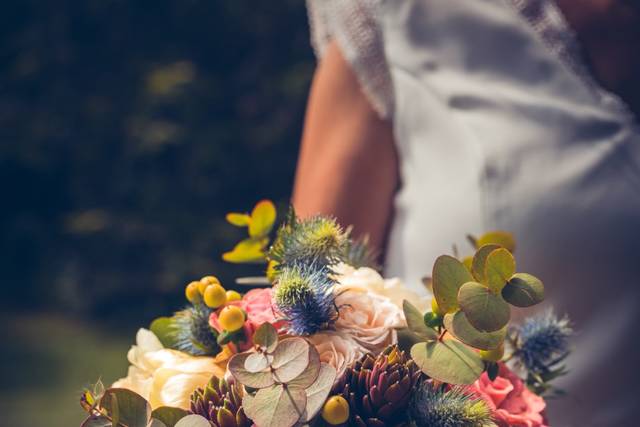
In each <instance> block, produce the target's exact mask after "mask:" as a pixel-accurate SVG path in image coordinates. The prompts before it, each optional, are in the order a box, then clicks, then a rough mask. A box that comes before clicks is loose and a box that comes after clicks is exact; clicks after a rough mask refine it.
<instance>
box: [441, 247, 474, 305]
mask: <svg viewBox="0 0 640 427" xmlns="http://www.w3.org/2000/svg"><path fill="white" fill-rule="evenodd" d="M471 281H473V276H472V275H471V272H470V271H469V270H467V268H466V267H465V266H464V265H463V264H462V263H461V262H460V261H458V260H457V259H456V258H454V257H452V256H449V255H442V256H440V257H438V258H437V259H436V261H435V263H434V265H433V292H434V296H435V298H436V302H437V303H438V307H440V310H441V311H442V312H443V313H451V312H454V311H456V310H457V309H458V290H459V289H460V287H461V286H462V285H463V284H464V283H466V282H471Z"/></svg>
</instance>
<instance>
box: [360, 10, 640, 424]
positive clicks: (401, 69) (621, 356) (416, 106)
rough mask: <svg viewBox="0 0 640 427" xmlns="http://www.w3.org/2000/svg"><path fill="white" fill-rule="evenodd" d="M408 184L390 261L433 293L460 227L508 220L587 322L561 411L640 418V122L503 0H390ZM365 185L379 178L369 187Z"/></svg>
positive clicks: (551, 296) (554, 287) (554, 293)
mask: <svg viewBox="0 0 640 427" xmlns="http://www.w3.org/2000/svg"><path fill="white" fill-rule="evenodd" d="M379 19H380V27H381V33H382V39H383V41H384V51H385V55H386V61H387V63H388V67H389V70H390V73H391V80H392V84H393V92H394V109H393V119H392V121H393V127H394V134H395V139H396V143H397V148H398V154H399V162H400V173H401V188H400V190H399V192H398V194H397V197H396V199H395V214H394V218H393V223H392V227H391V231H390V236H389V243H388V248H387V260H386V274H387V275H388V276H398V277H401V278H403V279H404V280H406V282H407V283H408V285H409V286H411V287H414V288H415V289H416V290H420V291H423V292H426V290H425V289H424V287H423V286H422V284H421V283H420V279H421V277H423V276H425V275H429V274H430V273H431V268H432V265H433V262H434V260H435V258H436V257H437V256H438V255H440V254H443V253H452V251H453V249H452V247H453V246H455V247H456V248H457V250H458V251H459V252H460V253H461V254H471V253H472V249H471V248H470V247H469V244H468V243H467V242H466V238H465V234H466V233H472V234H475V235H479V234H481V233H483V232H484V231H487V230H497V229H500V230H508V231H511V232H513V233H514V235H515V236H516V239H517V242H518V246H517V248H516V251H515V255H516V259H517V261H518V265H517V267H518V268H517V269H518V271H525V272H530V273H533V274H535V275H537V276H539V277H540V278H541V279H542V280H543V281H544V283H545V285H546V294H547V302H546V304H549V305H553V306H554V307H555V309H556V311H557V312H558V313H560V314H563V313H567V314H569V315H570V317H571V319H572V320H573V322H574V324H575V328H576V329H577V330H578V331H579V332H578V335H577V337H576V340H575V343H574V352H573V355H572V357H571V358H570V359H569V360H568V361H567V364H568V366H569V368H570V369H571V374H570V375H568V376H566V377H564V378H562V379H561V380H559V381H558V385H559V386H560V387H562V388H564V389H565V390H566V391H567V392H568V393H569V394H568V396H566V397H562V398H560V399H558V400H551V401H549V402H548V404H549V418H550V424H551V425H552V426H560V427H570V426H580V427H586V426H598V427H613V426H616V427H622V426H637V425H639V424H640V422H638V421H636V420H635V418H636V417H635V416H634V413H633V409H634V406H633V405H634V404H635V403H636V402H638V399H639V397H638V396H640V374H639V372H640V369H638V368H637V366H636V364H637V362H638V361H640V351H639V349H640V336H639V333H638V330H639V329H638V325H640V310H639V308H640V283H639V282H640V132H639V128H638V126H637V122H636V121H635V119H634V117H633V115H632V114H630V113H629V111H628V110H627V109H626V108H625V107H624V105H623V104H622V103H621V102H620V101H619V100H618V99H617V98H615V97H613V96H611V95H610V94H607V93H606V92H604V91H602V90H601V89H600V88H597V87H595V86H594V85H593V84H591V83H590V82H589V81H588V80H587V79H585V78H584V76H581V75H579V74H578V73H576V72H575V70H574V69H572V68H571V67H570V66H569V65H568V64H567V63H566V62H565V61H563V60H562V58H561V57H560V56H559V55H557V53H556V52H554V51H553V50H552V49H549V46H548V45H547V44H545V41H544V40H543V38H541V37H540V34H539V32H537V31H536V30H535V29H534V28H533V27H532V26H530V25H527V24H526V22H524V18H523V16H522V15H521V14H519V13H518V12H517V10H516V9H515V8H514V7H513V5H512V4H509V3H508V2H507V1H501V0H473V1H470V0H384V1H383V2H382V4H381V9H380V14H379ZM370 191H375V189H371V190H370Z"/></svg>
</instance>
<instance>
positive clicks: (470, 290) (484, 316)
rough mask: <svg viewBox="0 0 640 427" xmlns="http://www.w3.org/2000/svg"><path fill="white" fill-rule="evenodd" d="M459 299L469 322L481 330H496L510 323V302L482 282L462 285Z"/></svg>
mask: <svg viewBox="0 0 640 427" xmlns="http://www.w3.org/2000/svg"><path fill="white" fill-rule="evenodd" d="M458 301H459V303H460V308H461V309H462V311H463V312H464V314H465V315H466V318H467V320H469V323H470V324H471V325H472V326H473V327H474V328H476V329H478V330H479V331H481V332H494V331H497V330H499V329H502V328H503V327H505V326H506V325H507V323H509V318H510V316H511V310H510V308H509V304H507V303H506V302H505V301H504V300H503V299H502V297H501V296H500V295H496V294H495V293H493V292H492V291H491V289H489V288H487V287H486V286H484V285H481V284H480V283H476V282H468V283H465V284H464V285H462V287H461V288H460V292H459V294H458Z"/></svg>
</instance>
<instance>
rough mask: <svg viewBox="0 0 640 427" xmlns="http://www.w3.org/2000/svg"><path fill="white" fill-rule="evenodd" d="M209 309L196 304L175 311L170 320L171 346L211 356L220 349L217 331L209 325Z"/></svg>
mask: <svg viewBox="0 0 640 427" xmlns="http://www.w3.org/2000/svg"><path fill="white" fill-rule="evenodd" d="M212 311H213V310H211V309H210V308H208V307H207V306H205V305H202V304H198V305H194V306H190V307H187V308H185V309H184V310H182V311H179V312H177V313H176V314H175V315H174V316H173V318H172V322H171V333H170V337H171V340H172V341H173V343H174V344H173V346H172V347H173V348H174V349H176V350H180V351H184V352H185V353H188V354H191V355H193V356H211V355H214V354H217V353H218V352H219V351H220V346H219V345H218V342H217V338H218V333H217V332H216V330H215V329H213V328H212V327H211V325H209V317H210V315H211V312H212Z"/></svg>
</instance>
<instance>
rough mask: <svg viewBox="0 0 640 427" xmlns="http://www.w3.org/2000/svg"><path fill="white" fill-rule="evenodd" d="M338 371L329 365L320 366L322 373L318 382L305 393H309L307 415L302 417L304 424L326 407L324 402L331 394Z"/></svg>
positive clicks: (317, 379) (319, 374)
mask: <svg viewBox="0 0 640 427" xmlns="http://www.w3.org/2000/svg"><path fill="white" fill-rule="evenodd" d="M336 375H337V372H336V369H335V368H334V367H333V366H331V365H329V364H327V363H322V364H321V365H320V372H319V373H318V378H316V381H315V382H314V383H313V384H312V385H311V386H310V387H308V388H307V389H306V390H305V391H306V393H307V406H306V409H305V413H304V415H303V417H302V420H301V421H302V422H309V421H311V419H312V418H313V417H315V416H316V414H317V413H318V412H319V411H320V409H322V406H324V402H325V401H326V400H327V396H329V393H330V392H331V387H333V382H334V381H335V379H336Z"/></svg>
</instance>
